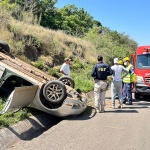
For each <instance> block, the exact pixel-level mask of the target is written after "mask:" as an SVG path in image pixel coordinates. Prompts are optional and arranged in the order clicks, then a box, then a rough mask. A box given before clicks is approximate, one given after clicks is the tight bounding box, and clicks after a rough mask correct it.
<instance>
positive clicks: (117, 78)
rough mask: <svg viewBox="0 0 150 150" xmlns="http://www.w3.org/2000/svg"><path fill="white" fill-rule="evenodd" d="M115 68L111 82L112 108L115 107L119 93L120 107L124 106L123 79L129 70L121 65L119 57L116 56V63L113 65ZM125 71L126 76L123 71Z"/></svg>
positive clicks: (113, 68)
mask: <svg viewBox="0 0 150 150" xmlns="http://www.w3.org/2000/svg"><path fill="white" fill-rule="evenodd" d="M111 69H112V70H113V75H112V82H111V100H112V108H115V97H116V95H118V97H119V104H120V105H119V107H118V108H122V103H123V100H122V79H123V78H124V77H125V76H127V74H128V71H127V70H126V69H125V67H124V66H122V65H119V60H118V58H114V65H113V66H112V67H111ZM123 72H124V76H122V73H123Z"/></svg>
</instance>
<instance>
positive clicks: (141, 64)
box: [136, 54, 150, 69]
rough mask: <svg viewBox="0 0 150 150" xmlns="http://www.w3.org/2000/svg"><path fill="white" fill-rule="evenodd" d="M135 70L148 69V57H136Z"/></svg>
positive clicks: (149, 60) (149, 61)
mask: <svg viewBox="0 0 150 150" xmlns="http://www.w3.org/2000/svg"><path fill="white" fill-rule="evenodd" d="M136 66H137V68H143V69H144V68H149V67H150V55H147V54H146V55H138V56H137V64H136Z"/></svg>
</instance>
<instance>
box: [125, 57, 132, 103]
mask: <svg viewBox="0 0 150 150" xmlns="http://www.w3.org/2000/svg"><path fill="white" fill-rule="evenodd" d="M123 62H124V66H126V70H128V75H127V76H126V77H125V78H124V79H123V83H124V86H123V103H124V104H126V100H127V99H128V102H129V105H132V84H133V80H134V68H133V65H132V64H130V59H129V57H126V58H124V59H123Z"/></svg>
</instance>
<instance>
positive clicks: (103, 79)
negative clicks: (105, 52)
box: [91, 55, 112, 113]
mask: <svg viewBox="0 0 150 150" xmlns="http://www.w3.org/2000/svg"><path fill="white" fill-rule="evenodd" d="M97 60H98V63H97V64H95V65H94V67H93V69H92V72H91V76H92V77H93V78H94V82H95V85H94V99H95V109H96V112H98V113H99V112H104V111H105V110H104V106H105V94H106V90H107V88H108V83H107V76H109V75H112V70H111V68H110V67H109V65H108V64H105V63H103V56H102V55H98V57H97Z"/></svg>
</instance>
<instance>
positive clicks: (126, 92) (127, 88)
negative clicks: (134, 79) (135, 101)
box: [123, 83, 132, 104]
mask: <svg viewBox="0 0 150 150" xmlns="http://www.w3.org/2000/svg"><path fill="white" fill-rule="evenodd" d="M127 99H128V102H129V104H132V83H124V86H123V103H126V100H127Z"/></svg>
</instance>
